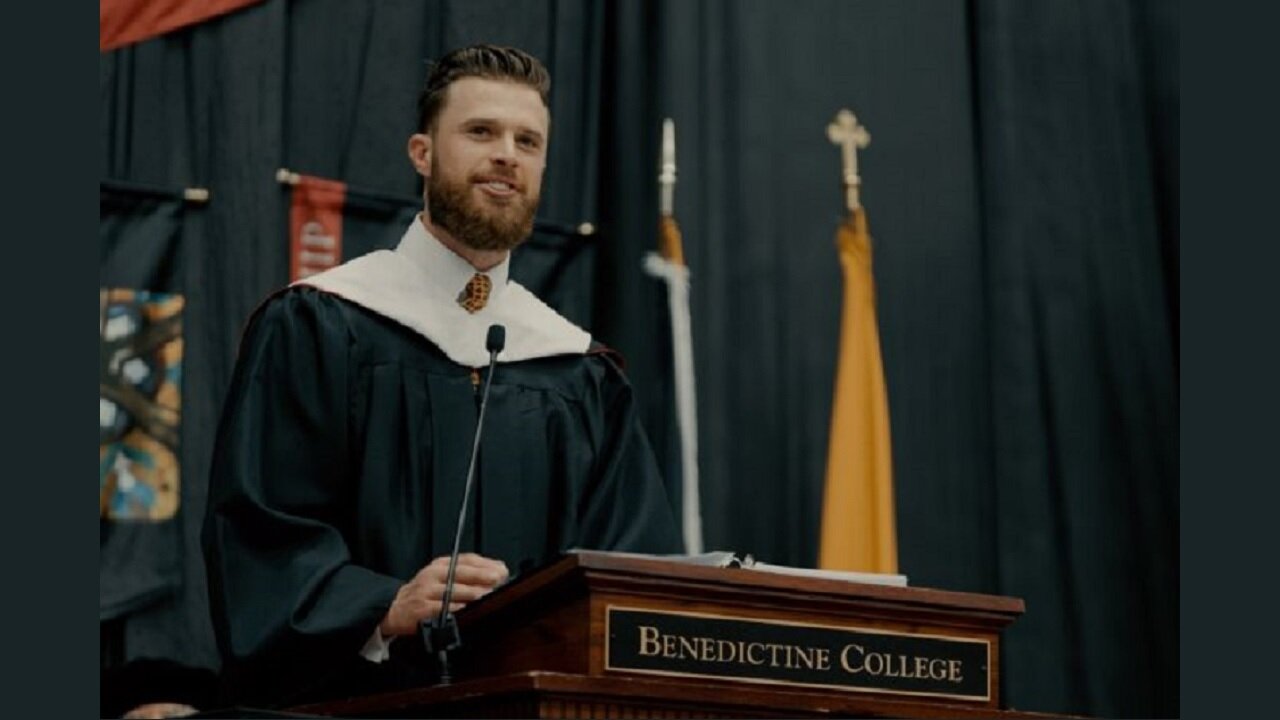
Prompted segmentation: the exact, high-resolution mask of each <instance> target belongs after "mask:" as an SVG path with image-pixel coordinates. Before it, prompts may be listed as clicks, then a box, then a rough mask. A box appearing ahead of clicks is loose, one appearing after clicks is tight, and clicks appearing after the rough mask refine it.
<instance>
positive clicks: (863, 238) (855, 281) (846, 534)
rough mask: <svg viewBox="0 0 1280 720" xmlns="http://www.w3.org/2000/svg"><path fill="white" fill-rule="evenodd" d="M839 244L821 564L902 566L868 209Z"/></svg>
mask: <svg viewBox="0 0 1280 720" xmlns="http://www.w3.org/2000/svg"><path fill="white" fill-rule="evenodd" d="M836 246H837V247H838V248H839V251H840V265H841V267H842V269H843V271H844V310H843V313H842V315H841V319H840V360H839V364H838V365H837V367H836V392H835V401H834V403H833V404H832V409H831V440H830V447H829V449H828V454H827V481H826V490H825V494H824V496H823V502H822V540H821V544H820V546H819V552H818V565H819V567H821V568H824V569H830V570H856V571H860V572H886V573H896V572H897V571H898V539H897V531H896V529H895V527H894V504H893V462H892V458H891V456H890V454H889V447H890V446H889V403H888V400H887V398H886V394H885V385H884V367H883V365H882V364H881V360H880V333H879V331H878V330H877V329H876V306H875V286H874V284H873V280H872V275H871V237H870V235H868V233H867V218H866V215H865V214H864V213H863V211H862V209H861V208H859V209H858V210H857V211H856V212H855V213H854V214H853V217H852V218H851V219H850V220H849V221H847V222H845V223H842V224H841V225H840V229H839V230H838V231H837V233H836Z"/></svg>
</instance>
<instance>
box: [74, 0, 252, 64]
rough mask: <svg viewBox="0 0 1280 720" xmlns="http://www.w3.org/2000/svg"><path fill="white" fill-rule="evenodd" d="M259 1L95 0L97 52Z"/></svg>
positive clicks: (154, 35)
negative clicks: (96, 10)
mask: <svg viewBox="0 0 1280 720" xmlns="http://www.w3.org/2000/svg"><path fill="white" fill-rule="evenodd" d="M259 2H262V0H98V50H99V51H100V52H105V51H107V50H114V49H115V48H118V47H121V46H122V45H128V44H130V43H135V42H138V41H139V40H147V39H149V38H153V37H156V36H158V35H163V34H165V33H167V32H170V31H172V30H177V29H178V28H181V27H186V26H187V25H195V24H196V23H199V22H204V21H205V20H208V19H210V18H214V17H217V16H219V15H225V14H227V13H229V12H231V11H233V10H239V9H240V8H242V7H245V6H248V5H253V4H255V3H259Z"/></svg>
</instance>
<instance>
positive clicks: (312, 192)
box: [289, 175, 347, 282]
mask: <svg viewBox="0 0 1280 720" xmlns="http://www.w3.org/2000/svg"><path fill="white" fill-rule="evenodd" d="M346 201H347V185H346V183H342V182H338V181H337V180H326V179H324V178H318V177H311V176H308V175H301V176H299V179H298V183H297V184H296V185H294V186H293V203H292V205H291V207H290V209H289V280H290V281H291V282H292V281H294V280H301V279H302V278H304V277H307V276H308V275H315V274H316V273H318V272H322V271H324V270H328V269H329V268H331V267H333V266H335V265H339V264H341V263H342V208H343V205H345V204H346Z"/></svg>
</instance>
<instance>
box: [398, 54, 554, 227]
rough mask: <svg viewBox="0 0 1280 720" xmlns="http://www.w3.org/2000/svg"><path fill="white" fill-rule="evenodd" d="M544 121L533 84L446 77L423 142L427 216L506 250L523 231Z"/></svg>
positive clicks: (532, 205) (537, 182)
mask: <svg viewBox="0 0 1280 720" xmlns="http://www.w3.org/2000/svg"><path fill="white" fill-rule="evenodd" d="M549 124H550V118H549V114H548V112H547V108H546V106H544V105H543V104H542V98H541V97H540V96H539V95H538V92H537V91H536V90H534V89H533V88H530V87H527V86H525V85H520V84H517V83H513V82H507V81H502V80H488V79H485V78H475V77H468V78H463V79H461V80H458V81H457V82H455V83H453V84H452V85H450V86H449V89H448V94H447V96H446V99H445V103H444V107H443V109H442V111H441V113H440V115H439V117H437V118H436V124H435V128H434V130H433V131H432V132H431V134H430V142H429V143H428V144H427V148H428V149H429V153H428V154H429V156H430V160H429V169H428V171H427V172H426V173H424V174H426V176H427V178H426V188H427V211H428V214H429V216H430V218H431V222H432V224H434V225H436V226H438V227H440V228H442V229H444V230H446V231H447V232H449V234H451V235H452V236H453V237H454V238H456V239H457V240H458V241H459V242H462V243H464V244H466V245H468V246H470V247H472V248H474V249H476V250H510V249H511V248H513V247H515V246H516V245H518V244H519V243H520V242H522V241H523V240H524V239H525V238H527V237H528V236H529V234H530V233H532V232H533V218H534V215H535V213H537V210H538V199H539V195H540V193H541V191H542V172H543V170H544V169H545V167H546V161H547V138H548V132H549ZM422 169H423V168H422V167H421V166H420V167H419V171H422Z"/></svg>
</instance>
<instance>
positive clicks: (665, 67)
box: [100, 0, 1179, 716]
mask: <svg viewBox="0 0 1280 720" xmlns="http://www.w3.org/2000/svg"><path fill="white" fill-rule="evenodd" d="M1050 5H1051V4H1045V3H1019V2H1015V1H1014V0H970V2H961V1H960V0H953V1H950V2H925V1H918V2H902V1H899V0H865V1H862V2H854V1H850V0H811V1H809V2H806V3H802V4H798V5H794V6H787V5H785V4H781V3H776V2H767V1H766V0H740V1H737V2H733V1H730V0H701V1H699V2H673V1H671V0H655V1H652V2H638V1H623V2H610V3H597V2H589V1H588V0H579V1H577V2H568V1H566V0H550V1H548V2H540V3H530V2H515V1H509V2H495V1H490V2H416V1H411V0H383V1H380V2H376V3H350V2H343V1H342V0H294V1H292V2H287V1H286V0H271V1H270V2H267V3H264V4H262V5H260V6H256V7H254V8H250V9H247V10H244V11H242V12H239V13H235V14H233V15H229V16H226V17H224V18H221V19H218V20H215V21H212V22H209V23H206V24H203V25H200V26H198V27H195V28H192V29H191V30H188V31H184V32H180V33H175V34H171V35H168V36H164V37H161V38H158V39H156V40H152V41H148V42H145V43H141V44H139V45H136V46H132V47H128V48H124V49H122V50H119V51H115V52H111V53H107V54H104V55H103V56H102V61H101V64H100V65H101V70H100V77H101V81H100V88H101V107H102V118H103V123H102V127H103V131H102V147H101V151H102V152H101V157H102V161H103V162H102V165H103V177H104V178H119V179H122V180H129V181H137V182H146V183H151V184H157V185H163V186H169V187H173V186H176V187H181V186H184V185H201V186H206V187H208V188H209V189H210V190H211V193H212V198H211V201H210V203H209V204H208V206H207V207H206V208H204V209H203V210H202V212H201V213H199V214H198V215H197V216H196V217H194V218H193V219H190V220H185V221H184V222H188V223H198V224H199V225H200V227H199V233H197V235H196V237H198V238H200V239H199V240H198V241H196V242H195V243H193V244H191V246H190V248H189V250H188V251H187V252H188V254H187V255H185V256H184V257H185V261H186V262H190V263H193V264H194V266H195V267H198V268H200V273H201V277H202V287H201V288H200V289H199V290H195V289H193V290H192V292H193V293H194V296H193V297H192V298H191V299H189V301H188V306H187V310H186V318H185V319H186V322H187V324H188V327H187V338H188V343H189V346H188V355H187V357H188V366H189V367H190V374H189V375H188V378H189V381H188V388H187V391H186V394H185V397H184V433H186V434H185V435H184V460H183V463H184V471H187V472H191V473H195V472H201V471H202V469H207V466H208V460H209V458H208V453H209V443H210V442H211V439H210V438H211V435H212V428H213V423H214V421H215V420H216V415H217V411H218V409H219V405H220V401H221V393H222V392H223V391H224V389H225V387H226V382H227V379H228V378H229V375H230V370H231V364H232V362H233V360H234V353H235V345H236V342H237V340H238V334H239V330H240V327H241V325H242V323H243V321H244V319H245V318H246V317H247V316H248V314H249V313H250V312H251V311H252V309H253V308H254V306H255V305H256V304H257V302H258V301H259V300H260V298H261V297H262V296H263V295H265V294H266V293H267V292H269V291H270V290H271V289H274V288H275V287H277V286H279V285H281V284H283V283H284V282H286V281H287V273H288V259H287V251H286V243H285V237H286V230H285V228H286V217H287V216H286V212H287V207H286V205H285V202H286V199H285V198H286V197H287V193H282V192H280V191H279V188H277V187H276V186H275V185H274V174H275V171H276V169H277V168H279V167H288V168H289V169H291V170H295V171H297V172H302V173H307V174H313V175H320V176H324V177H330V178H334V179H337V180H342V181H344V182H348V183H351V184H354V185H358V186H361V187H364V188H370V189H374V190H379V191H383V192H386V193H389V194H394V195H400V196H403V195H408V196H413V195H416V194H417V193H418V192H419V188H418V185H417V179H416V176H415V175H414V174H413V173H412V171H411V169H410V167H409V165H408V163H407V161H406V160H405V150H404V145H405V142H406V139H407V136H408V134H409V133H410V132H411V131H412V125H413V123H414V116H415V111H414V102H415V98H416V94H417V89H418V86H419V84H420V83H421V81H422V78H423V76H424V73H425V61H426V60H429V59H431V58H434V57H438V56H439V55H440V54H441V53H442V52H444V51H445V50H447V49H449V48H452V47H455V46H457V45H460V44H464V43H469V42H474V41H489V42H499V43H508V44H515V45H519V46H521V47H523V48H525V49H527V50H529V51H531V52H533V53H534V54H536V55H538V56H540V57H541V58H543V60H544V61H546V62H547V64H548V66H549V67H550V69H551V71H552V75H553V84H554V88H553V98H552V116H553V129H552V140H551V157H550V159H549V165H548V170H547V173H548V175H547V178H546V185H545V194H544V203H543V207H542V212H541V217H542V218H543V219H544V220H547V221H551V222H556V223H563V224H569V225H576V224H577V223H580V222H583V221H589V222H592V223H594V224H596V225H597V227H598V228H599V232H598V234H597V236H596V239H595V240H594V241H592V242H593V244H592V245H591V246H590V247H588V248H586V249H585V250H584V251H583V252H585V253H587V254H588V255H589V258H590V263H589V266H590V265H591V264H593V265H594V272H589V271H583V270H582V269H581V265H575V268H578V269H576V270H575V271H574V272H572V273H569V276H567V277H566V278H565V282H566V283H572V284H574V286H575V290H574V293H575V296H576V297H586V298H594V304H593V307H591V308H590V312H584V313H583V315H582V316H580V317H579V318H575V319H580V320H581V321H582V322H584V323H585V324H587V325H588V326H589V329H590V330H591V331H592V332H593V334H594V335H596V337H597V338H598V339H600V340H602V341H604V342H605V343H607V344H609V345H612V346H614V347H616V348H618V349H619V350H621V351H622V353H623V354H624V355H625V356H626V358H627V361H628V373H629V375H630V376H631V378H632V381H633V383H634V385H635V387H636V392H637V395H638V397H639V400H640V402H641V407H642V409H643V412H644V417H645V421H646V426H647V428H648V430H649V434H650V437H651V440H652V441H653V444H654V446H655V449H656V450H657V451H658V454H659V457H660V459H661V460H662V462H663V466H664V469H665V470H667V471H668V481H669V483H670V484H671V487H672V488H673V490H674V489H676V488H678V484H679V477H678V464H677V463H678V445H677V444H676V443H677V439H676V436H675V434H674V432H675V429H674V423H673V421H672V417H673V416H672V413H671V403H672V400H673V389H672V386H671V380H670V362H671V361H670V344H669V339H668V335H667V333H668V328H667V326H666V321H665V314H666V306H665V295H664V292H663V290H662V287H661V285H660V284H659V283H658V282H657V281H655V280H653V279H652V278H649V277H648V276H646V275H645V274H644V273H643V271H642V270H641V258H642V257H643V254H644V253H645V252H647V251H649V250H650V249H653V248H654V247H656V233H657V219H656V210H657V188H656V176H657V172H658V149H659V147H658V146H659V142H658V140H659V125H660V121H661V118H663V117H667V116H670V117H672V118H673V119H674V120H675V121H676V125H677V135H678V138H677V145H678V150H679V184H678V186H677V191H676V211H677V218H678V220H679V221H680V224H681V227H682V229H683V231H684V237H685V250H686V256H687V258H688V261H689V265H690V267H691V270H692V297H691V303H692V309H693V332H694V343H695V358H696V365H697V375H698V389H699V411H698V412H699V431H700V445H701V457H700V471H701V479H702V485H701V489H702V497H703V514H704V524H705V532H706V538H707V544H708V545H709V546H710V547H712V548H723V549H732V550H738V551H743V552H751V553H753V554H755V555H756V556H757V557H760V558H762V559H765V560H768V561H771V562H779V563H789V564H796V565H812V564H813V562H814V561H815V559H816V556H817V527H818V518H819V511H820V503H821V488H822V478H823V473H824V471H825V462H826V451H827V441H828V438H827V429H828V423H829V416H830V411H831V392H832V387H833V380H834V369H835V362H836V356H835V353H836V349H837V342H838V337H837V330H838V323H839V313H840V307H839V303H840V298H841V292H840V290H841V282H842V281H841V277H840V271H839V266H838V262H837V259H836V253H835V248H834V245H833V242H834V233H835V229H836V224H837V222H838V220H839V218H840V214H841V202H842V199H841V193H840V187H839V177H840V175H839V173H840V166H839V154H838V151H837V149H836V148H835V147H834V146H832V145H831V144H830V143H829V142H828V141H827V140H826V137H825V126H826V124H827V123H828V122H830V121H831V119H832V118H833V117H834V115H835V113H836V111H837V110H839V109H840V108H842V107H849V108H851V109H853V110H854V111H855V112H856V113H857V114H858V117H859V119H860V120H861V121H862V122H863V123H864V124H865V125H866V126H867V127H868V128H869V130H870V133H871V136H872V142H871V145H870V146H869V147H868V148H867V149H866V150H864V151H863V152H862V153H860V169H861V174H862V177H863V179H864V181H865V187H864V192H863V200H864V203H865V205H866V207H867V210H868V216H869V221H870V228H871V232H872V235H873V239H874V243H875V275H876V283H877V297H878V314H879V321H880V331H881V339H882V346H883V354H884V362H885V371H886V375H887V383H888V391H889V404H890V414H891V423H892V438H893V445H894V465H895V479H896V492H897V500H898V521H899V542H900V551H901V552H900V554H901V565H902V570H903V572H905V573H907V574H908V575H909V576H910V577H911V581H912V584H914V585H919V586H933V587H944V588H950V589H956V590H970V591H978V592H995V593H1002V594H1009V595H1016V596H1020V597H1023V598H1025V599H1026V600H1027V606H1028V608H1027V614H1026V615H1025V616H1024V617H1023V618H1022V619H1021V620H1019V621H1018V622H1017V623H1015V624H1014V626H1013V628H1012V629H1011V630H1010V632H1009V633H1008V635H1007V638H1006V642H1007V645H1006V653H1005V658H1004V664H1003V666H1002V667H1003V669H1004V674H1003V678H1002V681H1003V682H1004V691H1005V697H1006V699H1007V702H1008V703H1009V704H1011V705H1013V706H1016V707H1019V708H1025V709H1039V710H1051V711H1073V712H1081V713H1087V714H1094V715H1112V716H1114V715H1176V714H1177V713H1178V708H1179V705H1178V690H1177V678H1178V662H1177V660H1178V655H1177V652H1178V642H1177V637H1178V634H1177V610H1178V600H1177V594H1178V576H1177V561H1178V535H1177V524H1176V523H1177V517H1178V504H1177V479H1178V473H1177V465H1176V455H1177V444H1178V436H1177V426H1178V423H1177V413H1178V404H1177V320H1178V304H1177V295H1178V281H1177V275H1178V234H1177V221H1178V211H1177V180H1178V175H1177V173H1178V163H1177V129H1178V118H1177V113H1178V67H1177V22H1178V15H1177V8H1176V6H1172V5H1167V4H1163V3H1158V2H1154V1H1150V2H1140V1H1139V0H1131V1H1130V2H1125V1H1124V0H1111V1H1104V0H1085V2H1081V3H1074V4H1067V5H1062V4H1052V6H1050ZM184 242H187V241H186V240H184ZM196 377H199V378H200V380H199V382H198V383H197V382H196V380H195V378H196ZM185 469H189V470H185ZM191 555H192V553H190V552H188V553H187V556H188V557H191ZM193 562H198V560H196V561H193ZM192 577H202V569H201V571H200V572H199V573H192ZM192 582H196V581H195V580H192ZM199 590H201V591H202V588H199ZM193 592H195V591H194V590H193ZM196 594H198V593H196ZM173 612H179V610H174V611H173ZM183 612H186V613H187V616H188V617H191V618H194V620H192V621H191V622H192V623H207V619H206V618H204V617H203V616H202V615H201V613H203V612H206V610H205V608H204V607H203V606H202V605H201V604H200V603H190V604H189V607H187V608H186V610H184V611H183ZM143 620H144V618H138V622H139V623H142V622H143ZM140 626H141V625H140ZM208 642H209V643H210V644H209V646H208V648H204V647H198V644H188V645H184V646H183V647H176V646H174V647H172V650H171V652H172V655H171V657H177V658H183V659H184V661H189V662H191V663H194V664H197V665H201V666H209V665H210V664H211V663H212V662H213V661H212V659H211V658H212V654H211V650H209V648H211V647H212V646H211V642H212V641H211V638H209V639H208ZM161 644H163V643H161ZM170 645H171V646H172V645H173V644H172V643H170Z"/></svg>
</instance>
